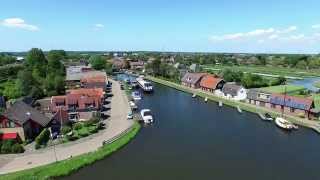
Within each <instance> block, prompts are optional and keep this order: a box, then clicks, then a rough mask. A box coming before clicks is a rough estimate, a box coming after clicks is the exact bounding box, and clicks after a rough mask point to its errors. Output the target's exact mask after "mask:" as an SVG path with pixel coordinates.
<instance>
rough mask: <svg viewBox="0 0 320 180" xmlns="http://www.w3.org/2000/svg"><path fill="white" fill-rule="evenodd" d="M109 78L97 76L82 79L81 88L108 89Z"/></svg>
mask: <svg viewBox="0 0 320 180" xmlns="http://www.w3.org/2000/svg"><path fill="white" fill-rule="evenodd" d="M106 81H107V77H106V76H105V75H102V74H100V75H96V76H86V77H82V78H81V79H80V83H81V87H82V88H87V89H92V88H102V89H103V90H105V89H106Z"/></svg>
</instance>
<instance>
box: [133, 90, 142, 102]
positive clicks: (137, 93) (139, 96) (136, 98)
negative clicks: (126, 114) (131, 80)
mask: <svg viewBox="0 0 320 180" xmlns="http://www.w3.org/2000/svg"><path fill="white" fill-rule="evenodd" d="M132 98H133V100H135V101H138V100H141V94H140V93H139V92H138V91H134V92H132Z"/></svg>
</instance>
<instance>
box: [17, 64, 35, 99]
mask: <svg viewBox="0 0 320 180" xmlns="http://www.w3.org/2000/svg"><path fill="white" fill-rule="evenodd" d="M35 84H36V82H35V80H34V78H33V75H32V73H31V71H29V70H23V71H20V72H19V73H18V79H17V86H18V88H19V89H20V91H21V94H22V95H29V94H30V92H31V89H32V87H33V86H34V85H35Z"/></svg>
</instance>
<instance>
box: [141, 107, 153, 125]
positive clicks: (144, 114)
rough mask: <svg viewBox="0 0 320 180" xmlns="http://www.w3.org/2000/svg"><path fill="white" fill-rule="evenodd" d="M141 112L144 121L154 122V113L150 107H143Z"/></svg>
mask: <svg viewBox="0 0 320 180" xmlns="http://www.w3.org/2000/svg"><path fill="white" fill-rule="evenodd" d="M140 114H141V117H142V121H143V122H144V123H147V124H149V123H152V122H153V117H152V114H151V110H150V109H142V110H141V111H140Z"/></svg>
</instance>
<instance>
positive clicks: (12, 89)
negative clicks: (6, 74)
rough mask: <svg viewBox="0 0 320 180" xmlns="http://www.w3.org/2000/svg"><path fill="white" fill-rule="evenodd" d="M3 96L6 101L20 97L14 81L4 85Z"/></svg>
mask: <svg viewBox="0 0 320 180" xmlns="http://www.w3.org/2000/svg"><path fill="white" fill-rule="evenodd" d="M3 95H4V96H5V97H7V98H8V99H16V98H19V97H21V95H22V93H21V91H20V89H19V87H18V86H17V84H16V83H15V82H14V81H7V82H6V83H5V85H4V90H3Z"/></svg>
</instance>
